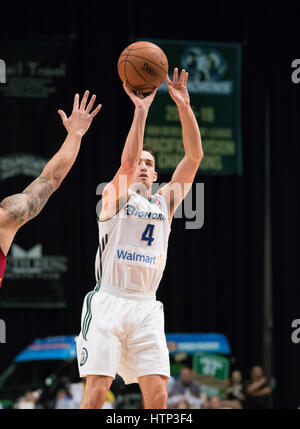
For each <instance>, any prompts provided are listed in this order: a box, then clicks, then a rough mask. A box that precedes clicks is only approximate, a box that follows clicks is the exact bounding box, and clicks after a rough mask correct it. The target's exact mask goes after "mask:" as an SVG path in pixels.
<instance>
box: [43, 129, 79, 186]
mask: <svg viewBox="0 0 300 429" xmlns="http://www.w3.org/2000/svg"><path fill="white" fill-rule="evenodd" d="M81 140H82V135H81V134H80V133H69V134H68V135H67V138H66V140H65V141H64V143H63V144H62V146H61V148H60V149H59V151H58V152H57V153H56V154H55V155H54V156H53V157H52V158H51V159H50V161H49V162H48V163H47V164H46V166H45V168H44V170H43V171H42V173H41V177H45V178H47V179H48V180H49V181H50V182H51V183H52V186H53V188H54V191H55V190H56V189H57V188H58V187H59V186H60V184H61V182H62V181H63V180H64V178H65V177H66V175H67V174H68V173H69V171H70V169H71V168H72V166H73V164H74V162H75V160H76V158H77V155H78V152H79V149H80V145H81Z"/></svg>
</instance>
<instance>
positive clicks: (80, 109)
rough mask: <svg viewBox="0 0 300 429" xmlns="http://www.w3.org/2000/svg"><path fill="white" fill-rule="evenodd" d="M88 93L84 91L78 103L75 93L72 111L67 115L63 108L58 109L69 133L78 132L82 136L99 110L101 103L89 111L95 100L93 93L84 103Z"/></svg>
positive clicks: (77, 95)
mask: <svg viewBox="0 0 300 429" xmlns="http://www.w3.org/2000/svg"><path fill="white" fill-rule="evenodd" d="M89 94H90V93H89V91H85V93H84V96H83V98H82V100H81V103H80V104H79V94H76V95H75V97H74V103H73V111H72V114H71V115H70V116H69V117H67V115H66V114H65V112H64V111H63V110H59V111H58V113H59V115H60V117H61V119H62V122H63V124H64V127H65V128H66V130H67V131H68V133H71V134H72V133H74V134H79V135H81V136H83V135H84V134H85V133H86V132H87V130H88V129H89V127H90V125H91V123H92V120H93V119H94V117H95V116H96V115H97V113H98V112H99V111H100V109H101V107H102V105H101V104H99V105H98V106H97V107H96V109H94V110H93V111H92V112H91V110H92V108H93V105H94V103H95V100H96V95H95V94H94V95H92V97H91V100H90V102H89V104H88V105H86V104H87V101H88V98H89Z"/></svg>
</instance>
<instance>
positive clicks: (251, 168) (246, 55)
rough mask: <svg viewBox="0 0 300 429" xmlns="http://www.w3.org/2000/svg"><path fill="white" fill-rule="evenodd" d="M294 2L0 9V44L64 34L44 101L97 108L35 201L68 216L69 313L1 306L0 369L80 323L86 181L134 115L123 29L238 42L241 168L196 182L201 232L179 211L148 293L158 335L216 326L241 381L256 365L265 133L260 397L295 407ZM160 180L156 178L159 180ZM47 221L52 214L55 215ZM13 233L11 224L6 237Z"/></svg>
mask: <svg viewBox="0 0 300 429" xmlns="http://www.w3.org/2000/svg"><path fill="white" fill-rule="evenodd" d="M299 9H300V6H299V5H298V6H297V5H296V3H295V4H292V3H290V4H286V5H282V4H281V5H280V7H279V6H278V7H277V6H274V5H272V7H267V6H266V5H264V4H263V3H262V2H261V4H260V5H258V4H257V5H255V4H253V2H250V1H244V2H242V1H241V2H236V3H234V2H223V1H221V0H214V1H213V2H187V3H186V4H181V3H178V4H173V3H172V4H169V3H168V4H165V3H163V2H160V3H159V4H158V3H157V2H155V4H151V3H149V2H148V3H147V4H145V5H144V4H143V3H142V2H135V1H127V2H122V3H121V4H116V3H114V2H110V4H109V5H105V7H104V6H103V3H102V2H98V1H89V2H79V1H77V0H76V1H61V2H59V3H58V2H49V3H44V2H39V3H33V2H30V1H29V2H28V1H27V2H14V3H8V2H6V4H2V5H1V17H2V19H1V21H2V23H1V28H0V35H1V36H7V38H8V39H10V38H11V37H13V36H16V37H19V36H22V37H24V36H28V35H32V34H34V35H53V34H60V35H69V34H73V35H74V36H75V38H74V41H75V42H74V46H75V49H74V50H73V51H72V55H71V59H70V61H71V67H70V69H71V70H70V74H69V79H68V82H66V85H67V87H68V93H67V95H66V96H64V97H63V96H62V97H61V100H60V101H61V105H60V106H57V108H64V107H65V108H66V109H67V106H71V102H72V96H73V93H75V92H77V91H78V92H80V93H83V91H84V90H85V89H90V90H91V91H93V92H95V93H96V94H97V95H98V99H99V101H100V102H101V103H102V104H103V110H102V111H101V113H100V115H99V118H97V121H96V122H95V124H94V125H93V128H92V129H91V130H90V131H89V132H88V135H87V136H86V138H85V139H84V143H83V145H82V148H81V153H80V156H79V158H78V161H77V163H76V165H75V166H74V168H73V169H72V172H71V173H70V175H69V176H68V177H67V178H66V180H65V182H64V185H63V187H62V188H61V189H60V190H59V191H58V192H57V194H55V195H54V196H53V197H52V198H51V201H50V202H49V205H48V206H47V209H46V210H49V211H51V212H53V213H54V212H55V207H56V206H57V204H58V202H59V201H61V199H64V201H65V206H66V207H65V210H66V211H68V210H69V211H70V213H72V216H70V218H68V220H67V221H66V219H65V218H64V219H63V221H62V222H63V225H61V226H60V227H58V228H66V229H67V231H69V232H68V233H66V236H65V240H67V241H68V243H69V246H70V248H72V255H73V256H72V257H73V259H72V282H71V284H70V285H69V287H68V308H66V309H61V310H57V309H56V310H54V309H52V310H45V309H44V310H42V309H1V313H0V316H1V318H2V319H4V320H5V321H6V323H7V338H8V341H7V344H5V345H0V347H1V355H0V371H1V370H3V369H4V368H5V367H6V365H7V364H8V363H9V361H10V360H11V359H12V357H13V356H14V355H15V354H16V353H17V352H19V351H20V350H21V349H22V348H23V347H24V346H26V345H27V344H28V343H29V342H30V341H32V340H33V339H34V338H36V337H41V336H45V335H56V334H68V333H70V334H73V333H78V331H79V324H80V312H81V306H82V301H83V297H84V295H85V294H86V293H87V292H88V291H89V290H90V289H92V288H93V287H94V257H95V252H96V248H97V226H96V223H95V206H96V203H97V201H98V197H97V196H96V192H95V190H96V186H97V185H98V184H99V183H101V182H104V181H108V180H110V178H112V176H113V174H114V173H115V171H116V169H117V168H118V165H119V161H120V155H121V151H122V147H123V144H124V141H125V138H126V135H127V132H128V129H129V126H130V123H131V119H132V113H133V106H132V105H131V102H130V100H129V99H128V97H127V96H126V94H124V92H123V89H122V86H121V82H120V80H119V77H118V75H117V70H116V64H117V60H118V56H119V54H120V52H121V51H122V50H123V49H124V48H125V47H126V46H127V45H128V44H129V42H130V40H131V38H133V37H148V38H167V39H186V40H200V41H201V40H202V41H223V42H240V43H241V44H242V48H243V76H242V121H243V124H242V125H243V175H242V176H240V177H237V176H234V177H222V178H221V177H205V176H199V177H198V178H197V180H198V181H199V182H202V183H204V184H205V223H204V226H203V228H202V229H200V230H195V231H193V230H186V229H185V228H184V222H183V221H182V220H179V219H175V220H174V222H173V226H172V234H171V236H170V245H169V253H168V264H167V267H166V270H165V274H164V277H163V280H162V282H161V285H160V288H159V292H158V299H160V300H162V301H163V303H164V305H165V317H166V331H167V332H223V333H225V334H226V335H227V336H228V338H229V341H230V343H231V346H232V349H233V354H234V357H235V364H234V366H235V367H236V368H239V369H241V371H242V372H243V374H244V375H245V377H248V376H249V369H250V367H251V366H252V365H254V364H263V353H264V342H263V324H264V313H263V308H264V305H263V304H264V301H263V297H264V295H263V291H264V274H265V267H266V264H265V260H264V231H265V224H264V220H265V209H266V194H265V174H266V167H265V166H266V130H268V131H269V132H270V159H271V175H270V178H271V210H272V211H271V233H272V263H273V265H272V288H273V292H272V296H273V311H274V326H273V331H272V333H273V354H272V356H273V369H272V372H273V375H274V377H275V379H276V389H275V390H274V395H273V399H274V402H273V406H274V407H279V408H295V407H296V406H298V405H299V404H300V388H299V385H300V377H299V370H298V362H299V358H300V351H299V350H300V345H297V344H293V343H292V341H291V333H292V328H291V322H292V321H293V320H294V319H297V318H300V309H299V301H300V292H299V268H298V255H299V250H298V249H299V245H298V240H299V190H298V185H299V182H300V181H299V179H300V178H299V162H300V153H299V114H300V109H299V103H300V89H299V88H300V85H298V86H297V85H295V84H293V83H292V82H291V72H292V69H291V62H292V60H293V59H295V58H299V57H300V52H299V46H300V45H299V42H300V30H299V26H297V21H296V20H297V17H298V16H299ZM1 40H2V42H1V43H5V42H3V38H2V39H1ZM0 57H1V47H0ZM173 66H175V65H173ZM267 96H268V97H269V98H267ZM267 99H269V109H270V122H269V123H268V122H267V121H266V100H267ZM3 102H5V100H1V103H3ZM33 120H34V118H33ZM51 120H52V121H54V119H53V118H51ZM55 120H56V119H55ZM45 121H46V122H47V118H45ZM57 121H58V120H57ZM49 132H50V131H49ZM53 134H54V135H56V136H57V140H58V141H57V140H56V141H50V139H49V133H48V134H47V135H48V138H46V137H47V135H46V133H45V140H44V141H41V142H36V143H35V144H36V145H37V144H40V145H42V146H43V151H44V153H45V155H47V156H51V155H52V154H53V153H54V152H55V151H56V150H57V149H58V144H59V142H60V141H62V140H63V138H64V132H63V130H62V129H61V128H59V129H57V131H56V133H53ZM50 135H51V132H50ZM26 138H28V137H27V136H24V139H26ZM32 138H33V140H34V138H35V136H34V133H33V136H32ZM0 142H1V148H2V149H3V147H5V141H1V136H0ZM21 147H22V142H20V148H21ZM2 149H1V150H2ZM8 149H9V148H8ZM8 151H9V150H8ZM2 153H3V151H2ZM168 179H169V177H168V176H161V177H160V181H161V182H163V181H166V180H168ZM16 191H19V190H16ZM4 196H5V195H3V196H1V198H3V197H4ZM46 210H45V211H46ZM43 216H46V214H45V213H42V214H41V215H40V218H39V220H35V221H34V222H36V223H38V222H41V223H42V222H43ZM56 222H58V223H59V222H60V218H59V214H57V217H56ZM55 225H57V224H55V222H54V224H53V225H51V228H54V230H55V228H56V226H55ZM25 233H26V232H25V228H24V232H23V231H20V233H19V234H25ZM53 236H55V233H53Z"/></svg>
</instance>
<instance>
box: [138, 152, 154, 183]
mask: <svg viewBox="0 0 300 429" xmlns="http://www.w3.org/2000/svg"><path fill="white" fill-rule="evenodd" d="M156 179H157V173H156V171H155V160H154V157H153V155H152V154H151V153H150V152H147V151H145V150H143V151H142V153H141V157H140V160H139V163H138V166H137V169H136V177H135V181H136V182H140V183H144V184H145V185H146V186H147V187H149V186H152V183H153V182H155V181H156Z"/></svg>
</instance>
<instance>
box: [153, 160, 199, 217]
mask: <svg viewBox="0 0 300 429" xmlns="http://www.w3.org/2000/svg"><path fill="white" fill-rule="evenodd" d="M198 168H199V163H198V162H194V161H193V160H190V159H189V158H187V157H185V158H183V159H182V160H181V162H180V163H179V164H178V166H177V167H176V170H175V171H174V173H173V176H172V178H171V181H170V182H169V183H168V184H167V185H165V186H163V187H162V188H161V189H160V190H159V193H160V194H162V195H163V196H164V197H165V199H166V201H167V203H168V206H169V211H170V216H171V217H172V216H173V214H174V212H175V211H176V209H177V208H178V207H179V205H180V204H181V203H182V201H183V200H184V198H185V197H186V195H187V194H188V192H189V191H190V189H191V187H192V184H193V181H194V179H195V175H196V173H197V170H198Z"/></svg>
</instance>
